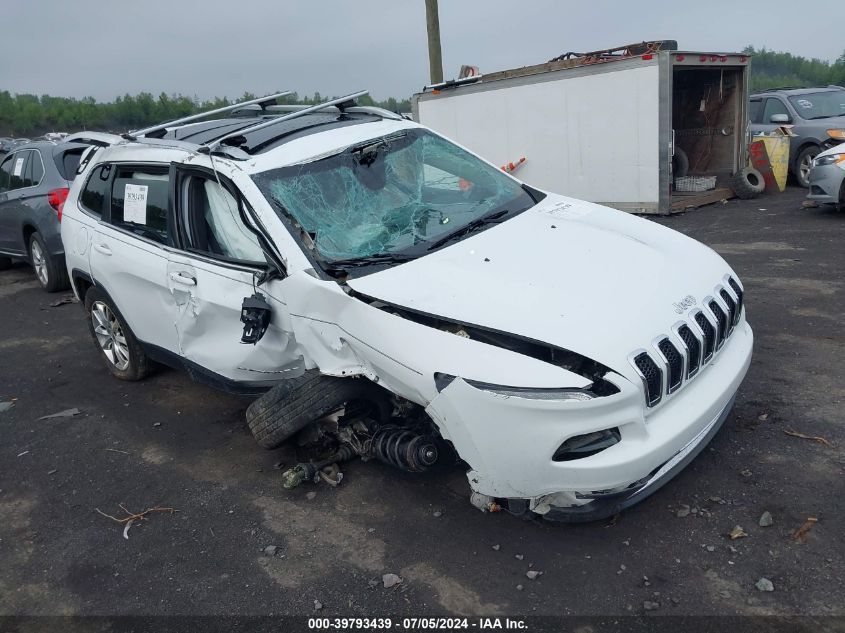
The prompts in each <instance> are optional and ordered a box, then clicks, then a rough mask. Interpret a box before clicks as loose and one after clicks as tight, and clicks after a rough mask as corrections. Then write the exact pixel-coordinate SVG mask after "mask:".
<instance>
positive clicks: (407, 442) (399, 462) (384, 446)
mask: <svg viewBox="0 0 845 633" xmlns="http://www.w3.org/2000/svg"><path fill="white" fill-rule="evenodd" d="M370 452H371V454H372V455H373V457H375V458H377V459H379V460H381V461H383V462H384V463H386V464H390V465H391V466H395V467H396V468H400V469H402V470H406V471H408V472H412V473H420V472H423V471H426V470H428V469H429V468H431V467H432V466H433V465H434V464H435V463H436V462H437V458H438V456H439V454H438V450H437V444H436V443H435V440H434V438H432V437H431V436H426V435H417V434H416V433H413V432H411V431H408V430H405V429H403V428H400V427H398V426H384V427H381V428H380V429H379V430H378V431H376V433H375V435H374V436H373V442H372V445H371V447H370Z"/></svg>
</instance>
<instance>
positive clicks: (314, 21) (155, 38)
mask: <svg viewBox="0 0 845 633" xmlns="http://www.w3.org/2000/svg"><path fill="white" fill-rule="evenodd" d="M843 6H845V5H843V4H842V0H814V1H813V2H812V3H797V2H794V1H790V2H786V1H785V0H730V1H723V0H700V1H698V2H680V1H678V0H674V1H672V2H656V1H654V0H645V1H638V2H637V1H634V2H632V1H630V0H625V1H623V0H619V1H615V2H611V1H606V0H604V1H603V0H587V1H586V2H584V1H579V2H570V1H568V0H560V1H553V0H440V28H441V37H442V49H443V67H444V68H443V70H444V76H445V77H446V78H449V77H454V76H456V75H457V72H458V69H459V68H460V65H461V64H472V65H476V66H479V67H480V68H481V70H482V72H491V71H494V70H501V69H505V68H514V67H518V66H524V65H529V64H535V63H540V62H544V61H547V60H548V59H550V58H552V57H555V56H557V55H559V54H561V53H564V52H566V51H585V50H596V49H600V48H607V47H612V46H615V45H621V44H627V43H632V42H637V41H642V40H647V39H676V40H678V43H679V46H680V48H682V49H686V50H707V51H722V52H730V51H737V50H740V49H742V48H743V47H744V46H745V45H747V44H752V45H754V46H755V47H758V48H759V47H763V46H765V47H766V48H768V49H772V50H780V51H789V52H792V53H795V54H799V55H803V56H806V57H818V58H821V59H825V60H829V61H833V60H835V59H836V58H837V57H838V56H839V55H840V54H842V51H843V48H845V39H843V37H842V30H841V29H842V24H843V20H845V8H843ZM804 7H807V8H808V10H807V11H806V12H802V11H801V10H802V8H804ZM0 42H1V43H2V48H3V55H2V61H0V90H9V91H10V92H13V93H36V94H45V93H46V94H51V95H55V96H73V97H83V96H93V97H96V98H97V99H99V100H112V99H114V97H116V96H118V95H122V94H125V93H130V94H135V93H138V92H141V91H147V92H152V93H153V94H158V93H160V92H162V91H163V92H166V93H168V94H171V93H181V94H185V95H188V96H198V97H200V98H203V99H204V98H208V97H213V96H228V97H233V96H238V95H241V94H243V93H244V92H245V91H249V92H253V93H256V94H267V93H269V92H272V91H275V90H276V89H290V90H296V91H298V92H299V93H300V94H309V95H310V94H312V93H314V92H315V91H319V92H320V93H322V94H323V95H326V94H329V95H339V94H345V93H348V92H352V91H355V90H358V89H368V90H370V93H371V94H372V95H373V96H374V97H375V98H376V99H384V98H387V97H390V96H395V97H407V96H410V94H411V93H413V92H415V91H417V90H418V89H419V88H420V87H422V86H423V85H424V84H426V83H428V53H427V44H426V29H425V3H424V0H371V1H370V0H358V1H357V2H341V1H339V0H323V1H322V2H313V1H312V2H295V1H293V0H201V1H200V0H136V1H132V2H130V1H127V0H111V1H107V0H106V1H104V0H97V1H93V0H6V1H5V2H3V18H2V22H0Z"/></svg>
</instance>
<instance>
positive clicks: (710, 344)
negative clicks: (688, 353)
mask: <svg viewBox="0 0 845 633" xmlns="http://www.w3.org/2000/svg"><path fill="white" fill-rule="evenodd" d="M695 322H696V323H697V324H698V327H700V328H701V331H702V332H703V333H704V356H703V357H702V359H701V364H702V365H703V364H704V363H706V362H708V361H709V360H710V359H711V358H713V352H714V351H715V350H716V328H714V327H713V324H712V323H710V319H708V318H707V317H706V316H704V313H703V312H700V311H699V312H697V313H696V315H695Z"/></svg>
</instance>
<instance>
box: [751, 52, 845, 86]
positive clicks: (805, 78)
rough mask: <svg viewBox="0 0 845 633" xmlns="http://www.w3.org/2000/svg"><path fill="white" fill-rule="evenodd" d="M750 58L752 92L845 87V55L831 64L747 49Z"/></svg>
mask: <svg viewBox="0 0 845 633" xmlns="http://www.w3.org/2000/svg"><path fill="white" fill-rule="evenodd" d="M743 53H747V54H748V55H751V91H752V92H759V91H761V90H768V89H771V88H802V87H807V88H813V87H819V86H829V85H835V86H845V52H843V53H842V55H840V56H839V59H837V60H836V61H835V62H833V63H832V64H831V63H830V62H826V61H824V60H821V59H807V58H806V57H801V56H800V55H793V54H791V53H778V52H775V51H769V50H766V49H765V48H761V49H755V48H754V47H753V46H747V47H746V48H745V50H743Z"/></svg>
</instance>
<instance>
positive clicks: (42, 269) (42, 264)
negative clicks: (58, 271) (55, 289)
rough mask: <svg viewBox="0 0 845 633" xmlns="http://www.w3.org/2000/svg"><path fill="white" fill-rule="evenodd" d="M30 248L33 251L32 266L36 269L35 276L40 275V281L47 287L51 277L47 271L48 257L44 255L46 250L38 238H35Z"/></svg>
mask: <svg viewBox="0 0 845 633" xmlns="http://www.w3.org/2000/svg"><path fill="white" fill-rule="evenodd" d="M30 248H31V251H32V267H33V268H34V269H35V276H36V277H38V281H40V282H41V285H42V286H45V287H46V286H47V284H48V283H49V282H50V278H49V276H48V273H47V257H46V256H45V255H44V251H43V250H41V244H39V243H38V241H37V240H33V242H32V246H31V247H30Z"/></svg>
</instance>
